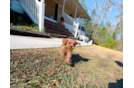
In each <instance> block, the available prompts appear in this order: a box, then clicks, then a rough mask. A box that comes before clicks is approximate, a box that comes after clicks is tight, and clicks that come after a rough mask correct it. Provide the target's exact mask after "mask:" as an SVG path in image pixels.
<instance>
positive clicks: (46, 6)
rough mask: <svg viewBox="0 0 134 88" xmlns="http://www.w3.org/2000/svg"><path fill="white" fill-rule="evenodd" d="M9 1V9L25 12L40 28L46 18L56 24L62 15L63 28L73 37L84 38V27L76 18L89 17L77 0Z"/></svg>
mask: <svg viewBox="0 0 134 88" xmlns="http://www.w3.org/2000/svg"><path fill="white" fill-rule="evenodd" d="M11 3H12V6H11V9H13V10H14V11H16V12H19V13H22V14H23V13H24V12H25V13H26V14H27V15H28V16H29V17H30V19H31V20H32V21H33V23H35V24H38V26H39V29H40V30H42V29H43V28H44V23H45V21H46V20H49V22H50V21H51V22H53V23H56V24H57V23H58V22H59V21H60V18H61V16H63V18H64V26H65V28H66V29H68V31H69V32H70V33H71V34H72V35H73V36H74V37H75V38H78V37H79V38H82V39H84V38H85V37H84V36H86V27H85V26H83V24H81V23H79V22H77V21H76V19H78V18H85V19H87V20H91V18H90V17H89V15H88V14H87V12H86V11H85V10H84V9H83V7H82V6H81V4H80V3H79V2H78V0H13V1H12V2H11ZM57 25H58V24H57ZM81 35H82V36H81Z"/></svg>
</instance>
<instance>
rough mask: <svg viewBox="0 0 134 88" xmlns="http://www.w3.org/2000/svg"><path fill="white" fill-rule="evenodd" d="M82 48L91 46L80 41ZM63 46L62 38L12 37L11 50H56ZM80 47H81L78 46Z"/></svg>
mask: <svg viewBox="0 0 134 88" xmlns="http://www.w3.org/2000/svg"><path fill="white" fill-rule="evenodd" d="M78 42H80V43H81V45H80V46H88V45H90V44H88V43H84V42H82V41H78ZM61 45H62V39H60V38H39V37H28V36H17V35H10V49H27V48H54V47H60V46H61ZM77 46H79V45H77Z"/></svg>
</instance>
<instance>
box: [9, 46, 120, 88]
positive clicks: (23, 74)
mask: <svg viewBox="0 0 134 88" xmlns="http://www.w3.org/2000/svg"><path fill="white" fill-rule="evenodd" d="M10 55H11V56H10V63H11V64H10V71H11V73H10V75H11V76H10V80H11V82H10V85H11V87H12V88H15V87H52V86H53V87H55V88H66V87H69V88H84V87H86V88H100V87H101V88H108V87H109V88H114V87H116V88H118V87H119V86H122V82H121V83H118V82H117V80H121V79H123V53H122V52H119V51H115V50H111V49H108V48H104V47H101V46H97V45H93V46H86V47H76V48H75V49H74V51H73V57H72V59H73V61H74V62H75V66H74V67H71V66H67V65H65V63H64V62H62V61H61V57H60V56H59V48H50V49H25V50H11V52H10ZM57 58H58V59H57ZM109 83H112V85H109ZM50 84H52V85H50Z"/></svg>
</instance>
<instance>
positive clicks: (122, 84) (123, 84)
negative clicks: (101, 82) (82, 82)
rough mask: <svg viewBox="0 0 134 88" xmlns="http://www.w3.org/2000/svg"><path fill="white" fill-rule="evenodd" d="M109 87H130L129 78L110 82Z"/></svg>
mask: <svg viewBox="0 0 134 88" xmlns="http://www.w3.org/2000/svg"><path fill="white" fill-rule="evenodd" d="M108 88H128V79H120V80H117V82H116V83H109V84H108Z"/></svg>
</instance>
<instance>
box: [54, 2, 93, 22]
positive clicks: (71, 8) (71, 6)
mask: <svg viewBox="0 0 134 88" xmlns="http://www.w3.org/2000/svg"><path fill="white" fill-rule="evenodd" d="M54 1H55V2H56V3H57V4H58V5H60V6H61V7H62V6H63V1H64V0H54ZM76 7H77V14H76V17H79V16H80V17H81V18H85V19H88V20H91V18H90V17H89V15H88V14H87V12H86V11H85V10H84V8H83V7H82V6H81V4H80V3H79V1H78V0H65V9H64V10H66V11H67V12H68V13H71V15H73V16H74V14H75V10H76Z"/></svg>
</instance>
